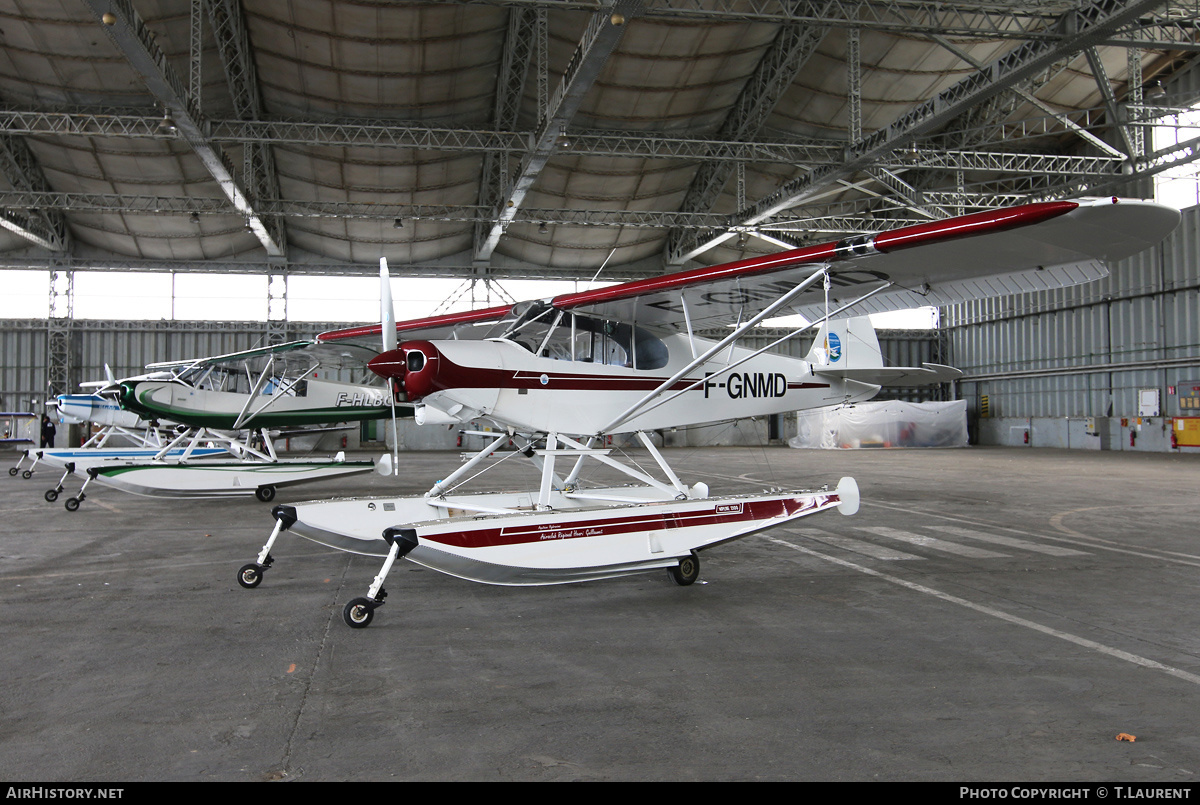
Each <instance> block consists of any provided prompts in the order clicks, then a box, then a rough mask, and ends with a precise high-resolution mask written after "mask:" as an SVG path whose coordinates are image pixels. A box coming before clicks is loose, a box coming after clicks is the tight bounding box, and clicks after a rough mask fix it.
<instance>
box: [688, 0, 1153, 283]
mask: <svg viewBox="0 0 1200 805" xmlns="http://www.w3.org/2000/svg"><path fill="white" fill-rule="evenodd" d="M1158 6H1161V2H1157V0H1134V2H1120V0H1096V1H1095V2H1092V3H1088V4H1087V5H1085V6H1083V7H1081V8H1078V9H1075V10H1073V11H1072V12H1070V13H1069V14H1066V15H1064V16H1063V17H1062V18H1061V19H1060V20H1059V21H1058V23H1057V25H1056V27H1057V28H1058V29H1059V30H1061V31H1064V32H1066V33H1064V35H1063V37H1062V38H1061V39H1058V40H1038V41H1030V42H1025V43H1024V44H1022V45H1020V46H1019V47H1017V48H1014V49H1013V50H1012V51H1010V52H1009V53H1007V54H1005V55H1004V56H1002V57H1001V58H999V59H997V60H996V61H994V62H992V63H991V64H989V65H987V66H986V67H985V68H983V69H980V70H977V71H976V72H975V73H973V74H972V75H970V76H968V77H967V78H965V79H964V80H962V81H960V82H958V83H957V84H955V85H954V86H953V87H950V88H949V89H947V90H945V91H943V92H941V93H939V94H938V95H936V96H935V97H933V98H931V99H930V100H928V101H926V102H925V103H923V104H920V105H918V106H917V107H915V108H913V109H911V110H910V111H908V112H907V113H905V114H904V115H901V116H900V117H899V118H898V119H897V120H895V121H893V122H892V123H891V124H890V125H889V126H887V127H885V128H883V129H880V130H878V131H875V132H873V133H871V134H870V135H867V136H865V137H864V138H863V139H862V140H860V141H858V142H856V143H853V144H852V145H850V146H849V148H848V149H847V158H846V160H845V161H843V162H842V163H840V164H830V165H824V166H821V167H818V168H815V169H813V170H812V171H810V172H809V175H808V176H805V177H802V178H800V179H797V180H794V181H791V182H788V183H787V184H785V185H783V186H782V187H781V188H779V189H778V190H777V191H775V192H774V193H771V194H770V195H768V196H766V197H765V198H763V199H761V200H759V201H758V202H757V203H755V204H753V205H751V206H750V207H749V208H746V209H742V210H739V211H738V212H737V213H736V214H734V215H733V216H732V217H731V221H730V223H731V224H733V225H740V226H754V225H755V224H758V223H760V222H762V221H764V220H766V219H768V218H770V217H771V216H773V215H776V214H778V213H780V212H782V211H783V210H786V209H788V208H789V207H791V206H794V205H795V204H798V203H801V202H803V201H805V200H807V199H809V198H811V197H812V196H814V195H816V194H818V193H819V192H821V191H822V190H824V189H825V188H826V187H828V186H830V185H832V184H834V183H836V182H838V181H841V180H844V179H849V178H851V177H852V176H854V175H855V174H856V173H858V172H860V171H862V170H865V169H867V168H869V167H872V166H874V165H875V164H876V163H877V162H878V161H879V159H880V158H881V157H882V156H883V155H885V154H889V153H891V152H893V151H896V150H897V149H899V148H900V147H902V146H903V145H905V144H906V143H909V142H911V141H912V140H913V139H914V138H915V137H917V136H920V135H922V134H925V133H927V132H930V131H933V130H935V129H936V128H937V127H938V126H940V125H944V124H945V123H947V122H949V121H950V120H952V119H954V118H955V117H956V116H958V115H959V114H961V113H962V112H963V111H965V110H966V109H968V108H970V107H971V106H972V105H975V104H978V103H981V102H983V101H985V100H987V99H988V98H991V97H994V96H995V95H997V94H999V93H1001V92H1003V91H1005V90H1007V89H1009V88H1011V87H1013V86H1014V85H1016V84H1017V83H1018V82H1020V81H1022V80H1024V79H1026V78H1028V77H1030V76H1032V75H1034V74H1035V73H1037V72H1038V71H1039V70H1042V69H1044V68H1045V67H1046V66H1048V65H1050V64H1051V63H1053V62H1054V61H1055V60H1057V59H1059V58H1061V57H1062V56H1063V55H1064V54H1072V53H1078V52H1080V51H1083V50H1085V49H1086V48H1088V47H1091V46H1093V45H1095V44H1096V43H1097V42H1098V41H1100V40H1103V39H1104V38H1106V37H1108V36H1110V35H1111V34H1112V33H1113V32H1114V31H1116V30H1118V29H1120V28H1121V27H1122V26H1125V25H1127V24H1129V23H1130V22H1131V21H1134V20H1136V19H1137V18H1138V17H1139V15H1141V14H1144V13H1146V12H1147V11H1150V10H1152V9H1154V8H1157V7H1158ZM727 237H728V235H726V234H720V235H717V236H715V237H710V238H708V239H707V240H705V241H703V242H700V243H698V244H697V245H696V246H695V247H693V248H691V249H688V250H687V251H684V252H680V253H675V254H673V255H672V258H673V260H672V261H673V262H674V263H676V264H679V263H683V262H686V261H687V260H690V259H692V258H694V257H696V256H698V255H699V254H701V253H703V252H705V251H707V250H708V249H710V248H712V247H713V246H715V245H717V244H718V243H720V242H722V241H723V240H725V239H726V238H727Z"/></svg>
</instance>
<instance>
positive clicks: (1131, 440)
mask: <svg viewBox="0 0 1200 805" xmlns="http://www.w3.org/2000/svg"><path fill="white" fill-rule="evenodd" d="M1136 441H1137V431H1136V430H1134V429H1133V428H1130V429H1129V446H1130V447H1133V445H1134V442H1136Z"/></svg>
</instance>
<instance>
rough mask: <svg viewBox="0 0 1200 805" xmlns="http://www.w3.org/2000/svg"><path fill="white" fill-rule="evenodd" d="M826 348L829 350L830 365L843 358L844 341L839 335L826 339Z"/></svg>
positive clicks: (831, 335) (831, 334)
mask: <svg viewBox="0 0 1200 805" xmlns="http://www.w3.org/2000/svg"><path fill="white" fill-rule="evenodd" d="M825 348H826V349H827V350H829V362H830V363H833V362H834V361H836V360H837V359H838V358H840V357H842V341H841V339H840V338H838V337H837V333H830V334H829V337H828V338H826V339H825Z"/></svg>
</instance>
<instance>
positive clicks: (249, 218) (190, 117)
mask: <svg viewBox="0 0 1200 805" xmlns="http://www.w3.org/2000/svg"><path fill="white" fill-rule="evenodd" d="M87 2H88V5H89V6H90V7H91V9H92V12H93V13H94V14H95V15H96V19H97V20H98V21H99V22H100V25H101V27H102V28H103V29H104V31H105V32H106V33H107V34H108V36H109V38H111V39H112V41H113V43H114V44H115V45H116V46H117V49H118V50H119V51H120V52H121V53H122V54H124V56H125V59H126V60H127V61H128V62H129V65H130V67H132V68H133V70H134V71H135V72H136V73H137V74H138V75H140V76H141V77H142V80H143V81H144V82H145V84H146V88H147V89H148V90H149V91H150V94H151V95H153V96H154V98H155V100H156V101H157V102H158V103H159V104H160V105H161V106H162V107H163V109H164V110H165V111H166V113H167V114H169V115H170V117H171V120H172V122H173V123H174V125H175V128H176V130H177V131H178V133H179V136H180V137H181V138H182V139H183V140H184V141H185V142H186V143H187V144H188V145H189V146H190V147H191V149H192V151H193V152H194V153H195V154H196V156H197V158H199V160H200V161H201V163H202V164H203V165H204V167H205V168H206V169H207V170H208V172H209V173H210V174H211V175H212V177H213V179H214V180H215V181H216V182H217V185H218V186H219V187H220V188H221V192H222V193H224V195H225V196H226V198H228V199H229V201H230V202H231V203H232V204H233V206H234V209H235V210H237V212H238V214H239V215H242V216H244V217H245V218H246V224H247V226H248V227H249V228H250V230H251V231H252V232H253V233H254V235H255V236H256V237H257V238H258V240H259V242H260V243H262V245H263V248H264V249H266V251H267V254H268V255H269V256H272V257H283V256H285V250H284V246H283V244H282V243H281V242H280V241H279V240H278V238H277V236H276V235H275V234H274V233H272V232H271V227H270V224H269V223H267V222H264V220H263V218H262V216H261V215H260V214H259V213H258V212H257V210H255V208H254V205H253V203H252V199H251V195H250V194H249V193H247V192H246V190H245V189H244V188H243V187H242V185H241V183H240V182H238V181H237V179H236V178H235V176H234V171H233V169H232V167H231V166H230V165H229V162H228V160H227V159H226V157H225V154H224V153H223V152H222V151H221V149H220V147H219V146H218V145H217V144H216V143H214V142H212V140H210V139H209V137H208V133H207V129H206V126H205V123H204V120H203V117H202V116H201V114H200V111H199V110H198V109H197V108H196V107H195V104H194V102H193V99H192V98H191V97H190V96H189V94H188V91H187V87H186V86H185V85H184V83H183V81H182V80H181V79H180V77H179V76H178V75H177V74H176V73H175V71H174V70H173V69H172V68H171V66H170V65H169V64H168V63H167V59H166V56H165V55H164V54H163V52H162V51H161V50H160V49H159V47H158V44H157V43H156V42H155V40H154V36H153V34H151V33H150V31H149V29H147V27H146V25H145V23H144V22H143V21H142V19H141V17H140V16H138V13H137V11H136V10H135V9H134V8H133V5H132V3H131V2H130V1H129V0H87Z"/></svg>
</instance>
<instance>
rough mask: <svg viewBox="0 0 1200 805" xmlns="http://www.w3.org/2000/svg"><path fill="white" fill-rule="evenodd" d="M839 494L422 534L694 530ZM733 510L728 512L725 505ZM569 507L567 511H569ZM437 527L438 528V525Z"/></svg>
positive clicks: (463, 538) (428, 537) (469, 537)
mask: <svg viewBox="0 0 1200 805" xmlns="http://www.w3.org/2000/svg"><path fill="white" fill-rule="evenodd" d="M838 500H839V497H838V496H837V495H836V494H833V493H831V494H828V495H813V496H808V497H807V498H806V499H803V500H802V499H797V498H779V499H775V500H761V501H744V502H743V501H738V502H734V503H718V504H716V505H715V506H714V507H713V508H711V509H701V510H699V511H690V512H686V511H685V512H666V513H653V512H644V513H639V514H636V515H633V516H627V517H596V518H594V519H591V520H582V521H580V522H576V523H561V524H559V523H556V524H546V525H537V524H529V525H520V526H510V527H497V528H481V529H475V530H470V531H449V532H445V533H439V532H437V531H433V532H432V533H430V534H422V533H418V534H417V538H418V539H419V540H421V541H423V542H433V543H441V544H443V545H447V546H451V547H456V548H490V547H498V546H503V545H524V544H530V543H539V542H546V541H552V540H564V539H581V538H585V537H599V536H614V535H617V534H629V533H637V532H644V531H653V530H667V529H674V528H692V527H697V526H707V525H716V524H718V523H740V522H749V521H755V520H768V519H771V518H774V517H783V516H785V515H793V514H797V513H799V512H801V511H804V510H807V509H814V508H819V507H822V506H826V505H829V504H831V503H836V502H838ZM726 508H727V509H729V510H728V511H722V509H726ZM569 513H570V512H569V511H567V512H564V514H565V515H569ZM434 528H435V529H436V526H434Z"/></svg>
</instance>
